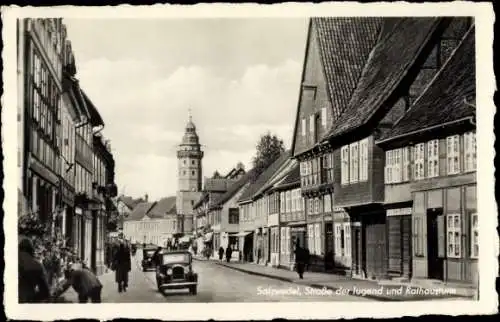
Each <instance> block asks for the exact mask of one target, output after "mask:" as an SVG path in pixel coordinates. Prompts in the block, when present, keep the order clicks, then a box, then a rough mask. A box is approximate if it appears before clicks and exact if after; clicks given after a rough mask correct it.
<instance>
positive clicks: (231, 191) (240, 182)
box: [212, 169, 256, 206]
mask: <svg viewBox="0 0 500 322" xmlns="http://www.w3.org/2000/svg"><path fill="white" fill-rule="evenodd" d="M255 171H256V170H255V169H251V170H250V171H248V172H247V173H245V174H244V175H243V177H241V178H240V180H238V181H236V182H235V183H233V184H232V185H231V186H229V188H228V190H227V191H226V193H224V194H223V195H221V196H220V197H218V198H216V199H215V201H214V202H213V203H212V206H222V205H223V204H224V203H226V202H227V201H228V200H229V199H231V198H232V197H233V196H234V195H235V194H236V193H237V192H238V191H239V190H240V189H241V188H243V187H244V186H245V185H246V184H247V183H248V182H249V181H250V179H251V178H252V176H253V175H254V172H255Z"/></svg>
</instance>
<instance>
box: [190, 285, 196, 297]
mask: <svg viewBox="0 0 500 322" xmlns="http://www.w3.org/2000/svg"><path fill="white" fill-rule="evenodd" d="M189 293H191V294H193V295H196V294H197V287H196V286H190V287H189Z"/></svg>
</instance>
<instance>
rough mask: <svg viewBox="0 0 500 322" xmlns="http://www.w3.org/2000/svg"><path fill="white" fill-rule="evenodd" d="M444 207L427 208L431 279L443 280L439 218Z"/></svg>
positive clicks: (428, 256)
mask: <svg viewBox="0 0 500 322" xmlns="http://www.w3.org/2000/svg"><path fill="white" fill-rule="evenodd" d="M442 215H443V208H436V209H428V210H427V272H428V276H429V278H431V279H438V280H443V278H444V276H443V275H444V272H443V259H442V258H439V228H438V218H439V216H442Z"/></svg>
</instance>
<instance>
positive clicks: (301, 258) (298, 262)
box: [295, 242, 306, 279]
mask: <svg viewBox="0 0 500 322" xmlns="http://www.w3.org/2000/svg"><path fill="white" fill-rule="evenodd" d="M305 264H306V259H305V250H304V249H303V248H302V247H300V245H299V243H298V242H297V244H296V246H295V267H296V269H297V273H298V274H299V278H300V279H303V278H304V267H305Z"/></svg>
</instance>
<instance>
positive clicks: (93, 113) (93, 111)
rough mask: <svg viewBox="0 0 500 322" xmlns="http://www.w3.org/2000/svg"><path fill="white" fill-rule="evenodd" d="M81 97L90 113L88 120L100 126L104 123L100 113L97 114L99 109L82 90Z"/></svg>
mask: <svg viewBox="0 0 500 322" xmlns="http://www.w3.org/2000/svg"><path fill="white" fill-rule="evenodd" d="M81 92H82V97H83V99H84V100H85V105H87V108H88V110H89V113H90V122H91V123H92V125H93V126H100V125H104V120H103V119H102V116H101V114H99V111H98V110H97V107H96V106H95V105H94V103H92V101H91V100H90V98H89V97H88V96H87V94H85V92H84V91H83V90H82V91H81Z"/></svg>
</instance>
